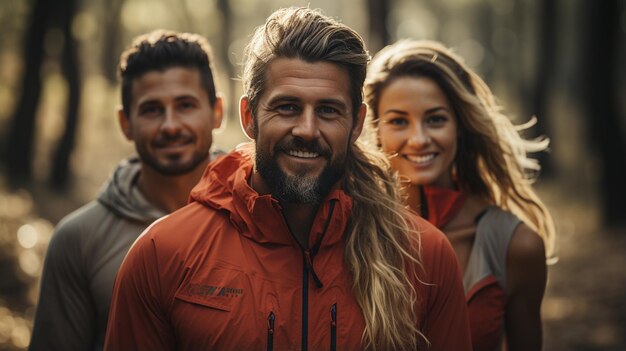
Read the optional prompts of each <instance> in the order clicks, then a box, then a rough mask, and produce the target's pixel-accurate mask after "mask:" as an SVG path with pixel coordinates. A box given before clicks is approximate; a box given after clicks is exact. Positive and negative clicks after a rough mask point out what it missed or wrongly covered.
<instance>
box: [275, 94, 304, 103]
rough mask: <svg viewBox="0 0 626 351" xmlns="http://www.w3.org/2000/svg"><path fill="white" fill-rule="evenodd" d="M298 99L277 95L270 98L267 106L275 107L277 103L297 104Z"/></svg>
mask: <svg viewBox="0 0 626 351" xmlns="http://www.w3.org/2000/svg"><path fill="white" fill-rule="evenodd" d="M299 101H300V99H299V98H297V97H295V96H292V95H277V96H274V97H272V98H271V99H270V100H269V101H268V102H267V104H268V105H275V104H277V103H281V102H299Z"/></svg>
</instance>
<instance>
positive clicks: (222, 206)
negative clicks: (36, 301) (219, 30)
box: [105, 8, 470, 351]
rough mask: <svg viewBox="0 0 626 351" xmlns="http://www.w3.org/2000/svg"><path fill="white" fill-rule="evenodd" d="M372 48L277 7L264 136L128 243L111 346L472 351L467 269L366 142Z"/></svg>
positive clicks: (258, 59) (266, 44) (252, 83)
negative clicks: (412, 207) (362, 140)
mask: <svg viewBox="0 0 626 351" xmlns="http://www.w3.org/2000/svg"><path fill="white" fill-rule="evenodd" d="M368 59H369V55H368V54H367V51H366V49H365V47H364V43H363V41H362V39H361V37H360V36H359V35H358V34H357V33H356V32H354V31H353V30H352V29H350V28H349V27H347V26H345V25H343V24H341V23H339V22H337V21H335V20H333V19H330V18H328V17H326V16H324V15H322V14H321V13H319V12H318V11H315V10H310V9H308V8H289V9H281V10H278V11H276V12H275V13H273V14H272V15H271V16H270V17H269V18H268V20H267V22H266V24H265V25H264V26H261V27H260V28H258V29H257V30H256V32H255V34H254V36H253V37H252V40H251V42H250V44H249V45H248V47H247V49H246V55H245V60H244V73H243V83H244V92H245V94H246V95H244V96H243V97H242V98H241V102H240V117H241V124H242V127H243V129H244V132H245V133H246V134H247V135H248V136H249V137H250V138H251V139H253V140H254V143H253V144H252V145H250V144H249V145H247V146H244V147H240V148H239V149H237V150H235V151H234V152H232V153H230V154H228V155H226V156H225V157H222V158H221V159H219V160H217V161H216V162H214V163H213V164H212V165H210V166H209V168H208V169H207V171H206V172H205V174H204V176H203V178H202V180H201V181H200V182H199V184H198V185H197V186H196V187H195V188H194V190H193V191H192V193H191V199H192V202H191V203H190V204H189V205H187V206H186V207H184V208H183V209H181V210H179V211H177V212H176V213H173V214H172V215H170V216H168V217H167V218H164V219H163V220H160V221H158V222H156V223H155V224H154V225H152V226H151V227H150V229H148V230H147V231H146V233H145V234H144V235H142V236H141V237H140V238H139V239H138V241H137V242H136V243H135V245H133V248H132V249H131V250H130V252H129V254H128V256H127V257H126V259H125V260H124V263H123V264H122V267H121V268H120V273H119V275H118V280H117V281H116V285H115V289H114V292H113V301H112V305H111V318H110V320H109V325H108V329H107V337H106V342H105V349H106V350H125V351H127V350H262V349H265V350H272V349H274V348H275V349H276V350H295V349H300V350H328V349H330V350H334V349H337V348H338V349H346V350H362V349H372V350H417V349H420V350H425V349H428V348H430V349H432V350H469V349H470V342H469V330H468V325H467V314H466V310H465V300H464V292H463V287H462V284H461V278H460V273H459V267H458V263H457V262H456V259H455V255H454V252H453V251H452V248H451V247H450V244H449V243H448V241H447V240H446V239H445V237H443V235H442V234H441V232H439V231H438V230H437V229H435V228H434V227H433V226H432V225H429V224H428V223H427V222H426V221H424V220H423V219H421V218H419V217H417V216H416V215H414V214H412V213H410V212H409V211H408V210H407V209H405V208H404V207H403V206H402V205H401V204H400V201H399V200H400V198H399V195H398V192H397V189H398V188H399V187H397V185H396V183H395V181H394V179H393V177H392V176H391V175H390V173H389V172H388V168H387V166H386V164H385V163H384V158H383V157H381V156H376V155H375V154H373V153H372V152H370V151H367V150H366V149H365V148H364V147H363V146H362V145H360V144H359V143H357V142H356V140H357V138H358V136H359V134H360V133H361V129H362V127H363V120H364V117H365V113H366V107H365V105H364V104H363V103H362V101H363V97H362V93H361V89H362V86H363V81H364V78H365V71H366V65H367V62H368Z"/></svg>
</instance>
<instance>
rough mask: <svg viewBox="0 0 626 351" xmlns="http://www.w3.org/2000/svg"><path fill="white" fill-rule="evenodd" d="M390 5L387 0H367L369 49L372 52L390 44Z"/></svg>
mask: <svg viewBox="0 0 626 351" xmlns="http://www.w3.org/2000/svg"><path fill="white" fill-rule="evenodd" d="M389 6H390V5H389V2H388V1H387V0H367V10H368V14H369V21H370V28H369V48H368V49H369V51H370V53H372V54H375V53H376V52H378V51H379V50H380V49H382V48H383V47H385V46H386V45H388V44H389V42H390V40H391V36H390V35H389V27H388V23H387V20H388V17H389Z"/></svg>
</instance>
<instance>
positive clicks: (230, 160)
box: [190, 143, 352, 248]
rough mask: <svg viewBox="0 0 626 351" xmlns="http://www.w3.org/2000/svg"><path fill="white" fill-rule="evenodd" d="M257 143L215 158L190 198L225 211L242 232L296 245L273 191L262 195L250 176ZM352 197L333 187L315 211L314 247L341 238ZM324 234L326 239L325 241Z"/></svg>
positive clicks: (311, 242) (260, 239) (265, 240)
mask: <svg viewBox="0 0 626 351" xmlns="http://www.w3.org/2000/svg"><path fill="white" fill-rule="evenodd" d="M253 159H254V144H251V143H248V144H243V145H240V146H238V147H237V148H236V149H235V150H234V151H232V152H230V153H229V154H227V155H226V156H224V157H221V158H220V159H218V160H216V161H214V162H213V163H211V164H210V165H209V167H208V168H207V169H206V171H205V173H204V175H203V176H202V179H201V180H200V182H198V184H197V185H196V187H195V188H194V189H193V190H192V191H191V194H190V201H192V202H193V201H195V202H198V203H201V204H202V205H204V206H207V207H210V208H213V209H216V210H218V211H226V212H227V213H228V214H229V216H230V221H231V222H232V223H233V224H234V225H235V226H236V227H237V229H238V231H239V233H241V234H242V235H244V236H247V237H249V238H251V239H252V240H254V241H257V242H259V243H274V244H284V245H293V244H294V243H295V239H293V237H292V236H291V235H289V234H288V233H289V229H288V227H287V224H286V221H285V219H284V217H283V215H282V211H281V210H282V206H281V204H280V202H279V201H278V200H276V199H275V198H273V197H272V196H271V195H269V194H268V195H259V194H258V193H257V192H256V191H255V190H254V189H252V187H250V185H249V184H248V180H249V179H250V176H251V174H252V171H253V168H254V160H253ZM351 212H352V199H351V198H350V197H349V196H348V195H347V194H346V193H344V192H343V191H342V190H339V189H333V190H332V191H331V192H330V194H329V195H328V196H327V197H326V199H325V200H324V202H323V203H322V204H321V205H320V208H319V210H318V212H317V214H316V218H315V220H314V224H313V227H312V228H311V232H310V235H309V245H310V246H311V247H314V246H317V247H318V248H319V245H320V244H321V245H322V246H326V245H331V244H333V243H336V242H337V241H339V240H340V239H341V238H342V236H343V233H344V231H345V229H346V228H347V226H348V222H349V219H350V215H351ZM322 238H323V242H322Z"/></svg>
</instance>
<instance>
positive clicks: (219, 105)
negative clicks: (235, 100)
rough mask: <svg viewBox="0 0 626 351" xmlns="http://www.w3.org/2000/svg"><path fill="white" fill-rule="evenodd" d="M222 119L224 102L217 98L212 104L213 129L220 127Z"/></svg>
mask: <svg viewBox="0 0 626 351" xmlns="http://www.w3.org/2000/svg"><path fill="white" fill-rule="evenodd" d="M223 118H224V100H223V99H222V97H221V96H219V95H218V96H217V99H216V100H215V103H214V104H213V129H218V128H219V127H221V126H222V119H223Z"/></svg>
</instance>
